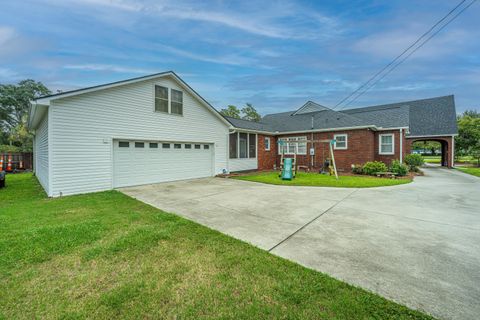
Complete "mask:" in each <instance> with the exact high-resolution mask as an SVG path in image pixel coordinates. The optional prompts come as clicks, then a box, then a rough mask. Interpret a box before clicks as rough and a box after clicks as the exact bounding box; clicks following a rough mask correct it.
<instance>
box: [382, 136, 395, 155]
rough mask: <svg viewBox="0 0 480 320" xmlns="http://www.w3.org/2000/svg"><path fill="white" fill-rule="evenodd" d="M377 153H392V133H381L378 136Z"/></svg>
mask: <svg viewBox="0 0 480 320" xmlns="http://www.w3.org/2000/svg"><path fill="white" fill-rule="evenodd" d="M378 144H379V146H378V151H379V152H378V153H379V154H394V150H395V149H394V138H393V134H391V133H390V134H381V135H379V136H378Z"/></svg>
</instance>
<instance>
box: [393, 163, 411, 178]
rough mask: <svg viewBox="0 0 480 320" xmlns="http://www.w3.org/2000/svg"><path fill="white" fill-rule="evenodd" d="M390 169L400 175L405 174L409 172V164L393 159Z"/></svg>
mask: <svg viewBox="0 0 480 320" xmlns="http://www.w3.org/2000/svg"><path fill="white" fill-rule="evenodd" d="M390 171H391V172H393V173H396V174H397V175H398V176H405V175H407V173H408V166H407V165H405V164H403V163H400V161H398V160H393V161H392V164H391V165H390Z"/></svg>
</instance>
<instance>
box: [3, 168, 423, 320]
mask: <svg viewBox="0 0 480 320" xmlns="http://www.w3.org/2000/svg"><path fill="white" fill-rule="evenodd" d="M232 223H235V222H234V221H232ZM84 318H90V319H139V318H143V319H145V318H168V319H176V318H178V319H186V318H190V319H197V318H231V319H266V318H284V319H285V318H290V319H292V318H297V319H320V318H321V319H367V318H368V319H431V318H430V317H429V316H426V315H424V314H422V313H420V312H417V311H412V310H410V309H408V308H406V307H404V306H401V305H398V304H396V303H393V302H390V301H388V300H386V299H384V298H382V297H380V296H378V295H375V294H372V293H369V292H366V291H364V290H362V289H359V288H355V287H353V286H350V285H347V284H345V283H343V282H340V281H338V280H335V279H333V278H331V277H329V276H327V275H324V274H321V273H318V272H315V271H313V270H310V269H307V268H304V267H302V266H300V265H298V264H295V263H292V262H289V261H287V260H284V259H282V258H279V257H276V256H273V255H271V254H269V253H267V252H265V251H263V250H260V249H258V248H255V247H253V246H251V245H248V244H246V243H243V242H241V241H238V240H235V239H233V238H231V237H228V236H226V235H223V234H221V233H219V232H216V231H213V230H210V229H208V228H206V227H203V226H200V225H198V224H196V223H193V222H190V221H188V220H185V219H182V218H180V217H178V216H176V215H172V214H169V213H165V212H162V211H160V210H158V209H155V208H153V207H150V206H148V205H146V204H143V203H141V202H139V201H137V200H134V199H132V198H130V197H127V196H125V195H123V194H121V193H120V192H117V191H108V192H101V193H94V194H88V195H78V196H70V197H63V198H56V199H48V198H46V197H45V194H44V193H43V191H42V189H41V188H40V187H39V185H38V183H37V182H36V180H35V178H34V177H32V176H31V175H30V174H17V175H8V176H7V188H6V189H0V319H84Z"/></svg>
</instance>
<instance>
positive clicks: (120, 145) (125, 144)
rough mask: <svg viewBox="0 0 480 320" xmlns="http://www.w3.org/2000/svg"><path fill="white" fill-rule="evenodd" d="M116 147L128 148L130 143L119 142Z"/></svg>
mask: <svg viewBox="0 0 480 320" xmlns="http://www.w3.org/2000/svg"><path fill="white" fill-rule="evenodd" d="M118 146H119V147H120V148H128V147H130V143H129V142H128V141H119V142H118Z"/></svg>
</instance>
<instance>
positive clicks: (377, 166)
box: [362, 161, 387, 176]
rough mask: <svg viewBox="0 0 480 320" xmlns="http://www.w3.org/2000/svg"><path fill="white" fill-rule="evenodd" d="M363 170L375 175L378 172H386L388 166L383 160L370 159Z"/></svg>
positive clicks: (365, 172)
mask: <svg viewBox="0 0 480 320" xmlns="http://www.w3.org/2000/svg"><path fill="white" fill-rule="evenodd" d="M362 171H363V173H364V174H368V175H371V176H374V175H376V174H377V173H378V172H386V171H387V166H386V165H385V163H383V162H381V161H370V162H366V163H365V164H364V165H363V168H362Z"/></svg>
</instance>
